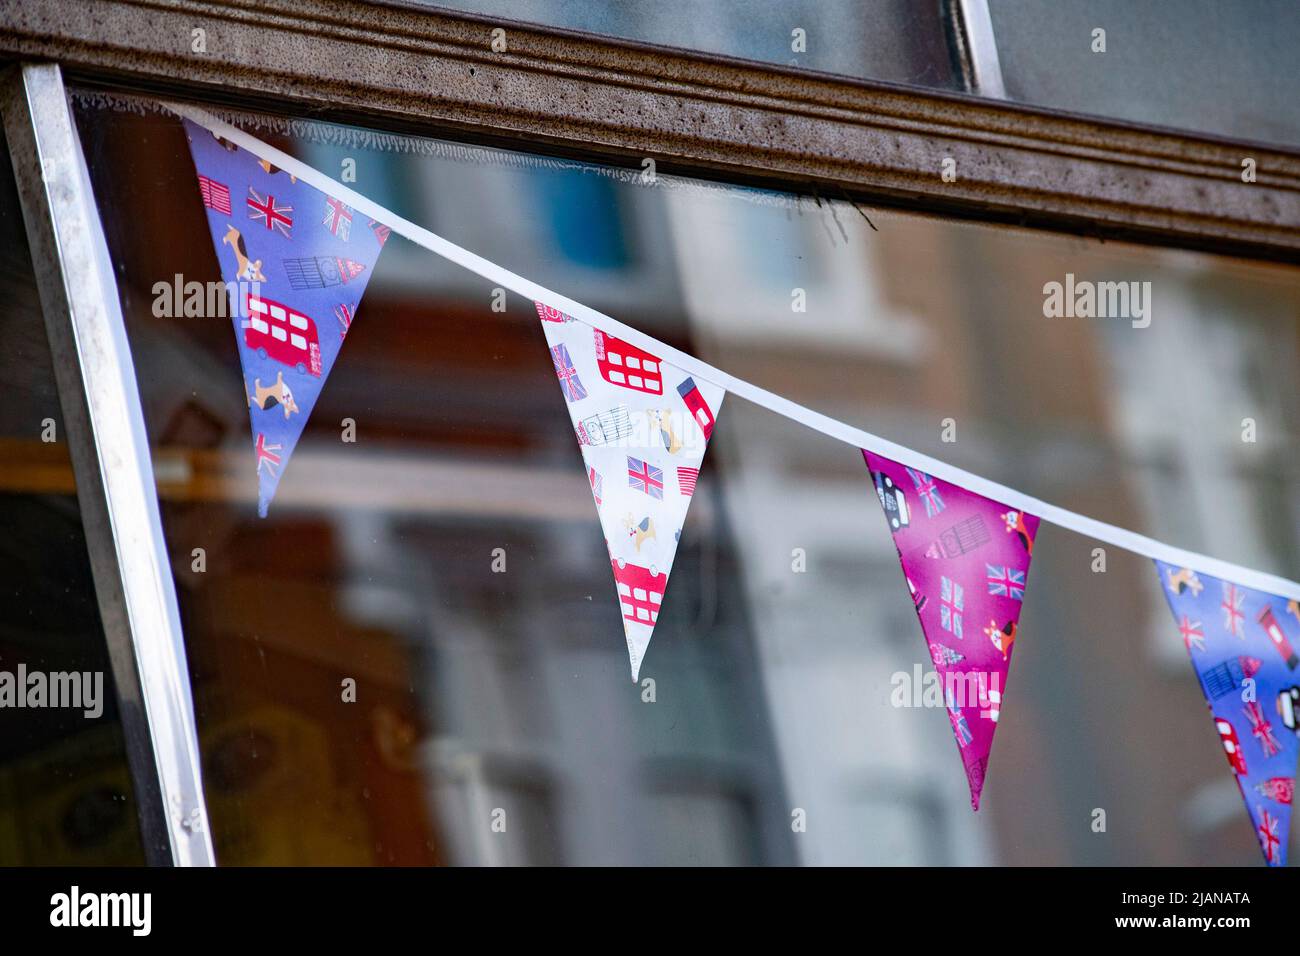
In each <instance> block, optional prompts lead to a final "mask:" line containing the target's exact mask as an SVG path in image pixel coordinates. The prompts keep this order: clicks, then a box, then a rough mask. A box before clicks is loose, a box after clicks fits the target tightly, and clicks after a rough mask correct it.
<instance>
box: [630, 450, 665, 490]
mask: <svg viewBox="0 0 1300 956" xmlns="http://www.w3.org/2000/svg"><path fill="white" fill-rule="evenodd" d="M627 483H628V485H629V487H632V488H635V489H636V490H637V491H644V492H645V493H646V494H647V495H649V496H650V497H651V498H658V499H660V500H663V496H664V470H663V469H662V468H656V467H655V466H654V465H651V464H649V463H647V462H644V461H642V460H641V459H640V458H633V457H632V456H631V455H628V458H627Z"/></svg>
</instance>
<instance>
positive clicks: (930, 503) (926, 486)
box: [907, 468, 944, 518]
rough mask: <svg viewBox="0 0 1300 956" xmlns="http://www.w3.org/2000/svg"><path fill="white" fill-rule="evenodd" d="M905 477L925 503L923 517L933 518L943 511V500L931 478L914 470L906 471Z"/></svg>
mask: <svg viewBox="0 0 1300 956" xmlns="http://www.w3.org/2000/svg"><path fill="white" fill-rule="evenodd" d="M907 476H908V477H909V478H911V479H912V484H913V485H914V486H915V487H916V493H917V495H919V496H920V498H921V500H922V501H923V502H925V516H926V517H927V518H933V517H934V516H935V515H937V514H938V513H939V512H941V511H943V509H944V504H943V498H941V497H940V496H939V488H938V486H937V485H936V484H935V483H934V479H933V478H931V477H930V476H929V475H927V474H926V473H925V472H923V471H917V470H916V469H914V468H908V469H907Z"/></svg>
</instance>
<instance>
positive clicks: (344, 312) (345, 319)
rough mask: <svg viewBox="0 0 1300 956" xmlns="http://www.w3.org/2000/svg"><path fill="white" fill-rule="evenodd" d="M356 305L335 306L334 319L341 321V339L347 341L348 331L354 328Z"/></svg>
mask: <svg viewBox="0 0 1300 956" xmlns="http://www.w3.org/2000/svg"><path fill="white" fill-rule="evenodd" d="M356 308H357V307H356V305H355V304H354V305H336V306H334V318H336V319H338V320H339V325H340V326H341V328H340V329H339V338H341V339H345V338H347V336H348V329H350V328H352V318H353V315H354V314H355V312H356Z"/></svg>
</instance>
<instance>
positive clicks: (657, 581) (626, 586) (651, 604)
mask: <svg viewBox="0 0 1300 956" xmlns="http://www.w3.org/2000/svg"><path fill="white" fill-rule="evenodd" d="M611 564H612V565H613V567H614V583H615V584H617V585H618V600H619V603H620V604H622V605H623V617H624V618H626V619H627V620H629V621H634V622H635V623H637V624H644V625H646V626H647V627H653V626H654V623H655V622H656V621H657V620H659V605H660V604H662V603H663V600H664V584H665V583H666V582H667V580H668V576H667V575H665V574H656V573H655V572H654V571H651V570H650V569H649V568H643V567H639V566H638V565H635V564H628V563H626V562H625V561H622V560H621V559H619V558H613V559H612V560H611Z"/></svg>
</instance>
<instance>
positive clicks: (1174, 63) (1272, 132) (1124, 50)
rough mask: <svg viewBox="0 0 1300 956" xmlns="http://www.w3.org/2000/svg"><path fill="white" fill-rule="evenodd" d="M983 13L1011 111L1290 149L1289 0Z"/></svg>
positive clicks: (1299, 124) (1299, 46) (1186, 0)
mask: <svg viewBox="0 0 1300 956" xmlns="http://www.w3.org/2000/svg"><path fill="white" fill-rule="evenodd" d="M989 13H990V15H991V17H992V19H993V33H994V36H995V37H996V38H997V47H998V57H999V59H1000V60H1001V63H1002V75H1003V79H1004V81H1005V83H1006V89H1007V94H1008V95H1009V96H1011V97H1012V98H1014V99H1018V100H1023V101H1024V102H1026V103H1034V104H1038V105H1040V106H1052V107H1057V108H1059V109H1066V110H1073V111H1076V112H1080V113H1095V114H1098V115H1101V116H1108V117H1114V118H1116V119H1125V120H1133V121H1135V122H1139V123H1147V124H1154V125H1158V126H1172V127H1182V128H1184V129H1189V130H1196V131H1199V132H1204V133H1215V134H1219V135H1222V136H1231V137H1235V138H1239V139H1249V140H1260V141H1264V142H1273V143H1281V144H1285V145H1290V146H1295V145H1300V100H1297V98H1296V96H1295V93H1294V85H1293V84H1292V83H1290V82H1289V81H1288V80H1289V78H1290V77H1291V76H1293V75H1294V73H1295V65H1296V56H1297V51H1300V4H1297V3H1295V2H1294V0H1235V2H1233V3H1220V2H1217V0H1181V2H1179V3H1133V2H1131V0H1083V2H1075V3H1057V2H1052V0H989ZM1096 30H1103V31H1104V36H1099V35H1094V31H1096ZM1103 41H1104V44H1105V52H1094V47H1095V46H1098V45H1099V44H1100V43H1101V42H1103Z"/></svg>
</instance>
